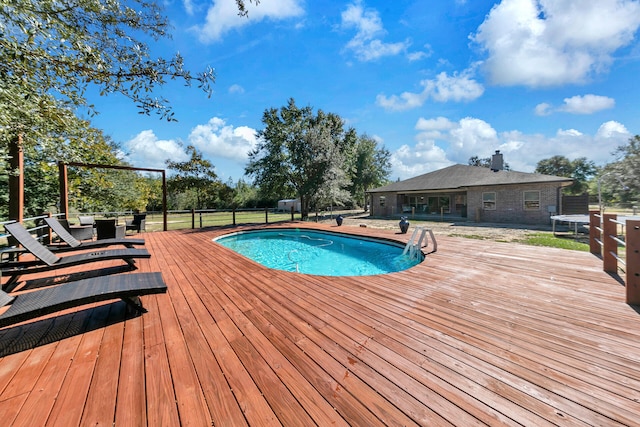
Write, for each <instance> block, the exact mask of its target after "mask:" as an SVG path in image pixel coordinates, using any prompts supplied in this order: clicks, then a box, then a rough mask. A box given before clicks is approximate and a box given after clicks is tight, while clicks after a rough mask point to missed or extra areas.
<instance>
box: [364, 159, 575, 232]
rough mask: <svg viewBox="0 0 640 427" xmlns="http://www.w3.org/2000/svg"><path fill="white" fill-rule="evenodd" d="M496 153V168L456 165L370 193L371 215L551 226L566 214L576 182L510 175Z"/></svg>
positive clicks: (523, 174)
mask: <svg viewBox="0 0 640 427" xmlns="http://www.w3.org/2000/svg"><path fill="white" fill-rule="evenodd" d="M502 164H503V160H502V154H500V153H499V152H496V154H494V156H493V159H492V166H491V168H485V167H479V166H468V165H453V166H449V167H447V168H444V169H440V170H437V171H434V172H430V173H427V174H424V175H420V176H417V177H414V178H409V179H406V180H404V181H398V182H394V183H392V184H389V185H386V186H384V187H379V188H375V189H372V190H369V191H368V194H369V196H370V201H371V216H376V217H386V218H389V217H399V216H402V215H407V216H413V217H424V218H425V219H426V218H428V217H429V216H432V215H437V217H438V218H440V217H441V216H445V217H450V218H452V219H453V218H468V219H469V220H473V221H476V222H498V223H500V222H506V223H521V224H548V223H549V216H550V215H553V214H559V213H562V212H561V210H560V209H559V207H560V206H561V202H562V200H561V198H562V188H563V187H566V186H569V185H571V183H572V182H573V180H572V179H571V178H566V177H561V176H553V175H543V174H538V173H526V172H515V171H508V170H504V169H503V168H502Z"/></svg>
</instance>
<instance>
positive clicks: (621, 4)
mask: <svg viewBox="0 0 640 427" xmlns="http://www.w3.org/2000/svg"><path fill="white" fill-rule="evenodd" d="M639 26H640V3H639V2H638V1H636V0H581V1H580V2H571V1H564V0H546V1H539V0H503V1H502V2H501V3H500V4H497V5H495V6H494V7H493V8H492V9H491V12H490V13H489V14H488V15H487V17H486V19H485V21H484V22H483V23H482V24H481V25H480V27H479V28H478V31H477V32H476V33H475V34H473V35H471V36H470V37H471V39H472V40H473V41H475V42H477V43H478V44H479V45H480V46H481V48H482V49H483V50H484V51H486V52H487V54H488V57H487V59H486V61H485V64H484V65H485V67H486V71H487V74H488V76H489V78H490V80H491V81H492V82H493V83H495V84H498V85H506V86H510V85H525V86H531V87H542V86H555V85H561V84H566V83H580V82H584V81H586V80H587V79H588V78H589V77H590V76H592V75H593V74H595V73H601V72H604V71H606V70H607V68H608V67H609V65H610V64H611V62H612V60H613V59H612V54H613V53H614V52H615V51H616V50H617V49H619V48H621V47H623V46H626V45H628V44H629V43H631V42H632V41H633V38H634V34H635V32H636V30H637V29H638V27H639Z"/></svg>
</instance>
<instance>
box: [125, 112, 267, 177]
mask: <svg viewBox="0 0 640 427" xmlns="http://www.w3.org/2000/svg"><path fill="white" fill-rule="evenodd" d="M186 141H187V142H186V143H184V144H181V143H180V142H178V141H176V140H172V139H167V140H165V139H159V138H158V137H157V136H156V135H155V133H154V132H153V131H152V130H145V131H142V132H140V133H139V134H138V135H136V136H135V137H134V138H133V139H131V140H129V141H127V142H126V143H125V144H124V149H125V150H126V151H127V152H128V154H127V155H126V156H125V157H124V160H126V161H128V162H130V163H131V164H133V165H134V166H137V167H146V168H153V169H165V168H166V163H165V161H166V160H167V159H171V160H172V161H176V162H183V161H187V160H188V159H189V156H188V155H187V154H186V153H185V146H186V145H193V146H194V147H196V148H197V149H198V151H200V152H201V153H202V154H203V157H204V158H206V159H208V160H210V161H211V162H212V163H213V165H214V166H218V165H219V164H220V163H227V162H232V163H233V164H234V165H236V166H237V165H241V166H242V167H244V165H245V164H246V162H247V159H248V157H249V152H250V151H251V150H253V148H254V147H255V146H256V143H257V139H256V131H255V129H252V128H250V127H247V126H238V127H233V126H231V125H227V124H226V122H225V121H224V120H223V119H220V118H218V117H213V118H212V119H210V120H209V121H208V122H207V123H206V124H202V125H198V126H196V127H194V128H193V129H192V130H191V133H190V134H189V135H188V137H187V138H186ZM231 166H233V165H231Z"/></svg>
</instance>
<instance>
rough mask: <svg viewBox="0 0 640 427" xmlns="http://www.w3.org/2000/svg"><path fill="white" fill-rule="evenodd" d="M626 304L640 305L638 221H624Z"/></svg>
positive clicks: (639, 237)
mask: <svg viewBox="0 0 640 427" xmlns="http://www.w3.org/2000/svg"><path fill="white" fill-rule="evenodd" d="M626 228H627V234H626V239H625V243H626V245H627V248H626V250H627V259H626V267H625V269H626V270H627V282H626V283H625V288H626V291H627V292H626V293H627V304H632V305H640V221H630V220H627V222H626Z"/></svg>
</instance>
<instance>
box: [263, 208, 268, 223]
mask: <svg viewBox="0 0 640 427" xmlns="http://www.w3.org/2000/svg"><path fill="white" fill-rule="evenodd" d="M264 223H265V224H269V208H264Z"/></svg>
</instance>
